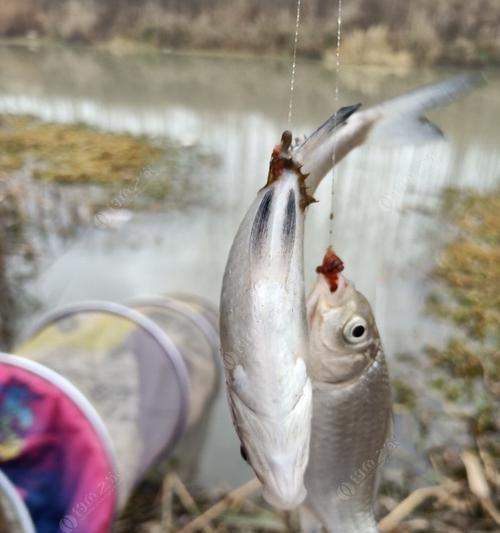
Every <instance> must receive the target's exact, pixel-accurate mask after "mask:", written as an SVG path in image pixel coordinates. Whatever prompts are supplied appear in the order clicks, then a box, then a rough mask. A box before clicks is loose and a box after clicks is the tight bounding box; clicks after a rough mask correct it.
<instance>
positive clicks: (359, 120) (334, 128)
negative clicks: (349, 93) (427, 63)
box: [293, 73, 485, 196]
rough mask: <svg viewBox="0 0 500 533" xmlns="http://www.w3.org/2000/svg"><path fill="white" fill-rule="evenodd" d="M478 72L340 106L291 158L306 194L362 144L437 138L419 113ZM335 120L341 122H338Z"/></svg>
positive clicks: (477, 78) (449, 97) (474, 82)
mask: <svg viewBox="0 0 500 533" xmlns="http://www.w3.org/2000/svg"><path fill="white" fill-rule="evenodd" d="M484 82H485V78H484V77H483V75H482V74H480V73H474V74H464V75H461V76H456V77H454V78H451V79H449V80H445V81H442V82H440V83H436V84H433V85H428V86H425V87H420V88H418V89H415V90H413V91H411V92H408V93H406V94H403V95H402V96H398V97H396V98H393V99H390V100H387V101H386V102H383V103H381V104H378V105H376V106H373V107H370V108H368V109H365V110H364V111H359V107H360V105H361V104H356V105H353V106H347V107H342V108H340V109H339V110H338V111H337V112H336V113H334V114H333V115H332V116H331V117H330V118H329V119H328V120H327V121H326V122H325V123H324V124H322V125H321V126H320V127H319V128H318V129H317V130H316V131H315V132H314V133H313V134H312V135H311V136H310V137H309V138H307V139H306V141H305V142H304V143H302V144H301V145H300V146H297V147H296V148H295V149H294V152H293V157H294V159H295V161H297V163H299V164H302V172H303V173H304V174H306V175H308V178H307V180H306V192H307V194H308V195H310V196H312V195H313V194H314V191H315V190H316V188H317V187H318V185H319V183H320V182H321V180H322V179H323V177H324V176H325V175H326V174H327V173H328V171H329V170H330V169H331V168H332V167H333V166H334V164H337V163H339V162H340V161H341V160H342V159H343V158H344V157H345V156H346V155H347V154H348V153H349V152H350V151H351V150H353V149H354V148H356V147H357V146H360V145H362V144H365V143H375V144H384V145H394V144H397V145H401V144H418V143H422V142H428V141H433V140H437V139H442V138H443V132H442V131H441V130H440V129H439V128H438V127H437V126H436V125H435V124H433V123H432V122H430V121H429V120H428V119H427V118H425V117H424V116H423V114H424V113H425V112H426V111H429V110H430V109H433V108H435V107H438V106H440V105H445V104H448V103H450V102H452V101H454V100H455V99H456V98H458V97H460V96H462V95H463V94H465V93H467V92H469V91H471V90H472V89H473V88H475V87H477V86H479V85H481V84H483V83H484ZM339 123H340V124H342V127H338V126H339Z"/></svg>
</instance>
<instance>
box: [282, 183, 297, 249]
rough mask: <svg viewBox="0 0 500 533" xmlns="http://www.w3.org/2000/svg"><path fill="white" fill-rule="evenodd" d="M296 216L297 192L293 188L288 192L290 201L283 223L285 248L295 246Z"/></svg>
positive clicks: (287, 204)
mask: <svg viewBox="0 0 500 533" xmlns="http://www.w3.org/2000/svg"><path fill="white" fill-rule="evenodd" d="M296 217H297V215H296V206H295V192H294V190H293V189H290V192H289V193H288V201H287V203H286V211H285V221H284V223H283V245H284V247H285V250H287V249H288V248H290V247H291V246H293V242H294V240H295V225H296Z"/></svg>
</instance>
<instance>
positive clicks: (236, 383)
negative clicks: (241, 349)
mask: <svg viewBox="0 0 500 533" xmlns="http://www.w3.org/2000/svg"><path fill="white" fill-rule="evenodd" d="M232 378H233V382H232V387H233V389H234V392H235V393H236V395H237V396H238V398H239V400H240V401H241V402H242V403H243V404H244V405H245V406H246V407H247V408H248V409H250V410H251V411H253V412H254V413H257V411H258V409H257V404H256V402H255V391H254V389H253V387H252V384H251V383H250V380H249V379H248V375H247V373H246V372H245V369H244V368H243V366H242V365H237V366H236V367H235V369H234V372H233V374H232ZM252 391H253V392H252Z"/></svg>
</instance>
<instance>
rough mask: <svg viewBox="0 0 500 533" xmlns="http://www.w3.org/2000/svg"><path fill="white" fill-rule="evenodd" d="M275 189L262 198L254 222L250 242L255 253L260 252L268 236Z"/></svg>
mask: <svg viewBox="0 0 500 533" xmlns="http://www.w3.org/2000/svg"><path fill="white" fill-rule="evenodd" d="M273 194H274V189H270V190H269V191H267V192H266V194H265V195H264V198H262V202H261V203H260V205H259V209H258V210H257V214H256V215H255V219H254V221H253V226H252V231H251V234H250V242H251V246H252V248H253V250H254V251H258V250H259V249H260V247H261V245H262V242H263V241H264V239H265V237H266V235H267V226H268V222H269V216H270V214H271V204H272V200H273Z"/></svg>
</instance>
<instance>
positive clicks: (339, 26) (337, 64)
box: [328, 0, 342, 245]
mask: <svg viewBox="0 0 500 533" xmlns="http://www.w3.org/2000/svg"><path fill="white" fill-rule="evenodd" d="M341 29H342V0H338V9H337V50H336V51H335V109H338V102H339V74H340V35H341ZM336 154H337V143H336V141H335V137H334V144H333V156H332V161H333V168H332V192H331V197H330V226H329V229H328V244H329V245H333V219H334V218H335V217H334V213H333V208H334V203H335V179H334V178H335V156H336Z"/></svg>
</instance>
